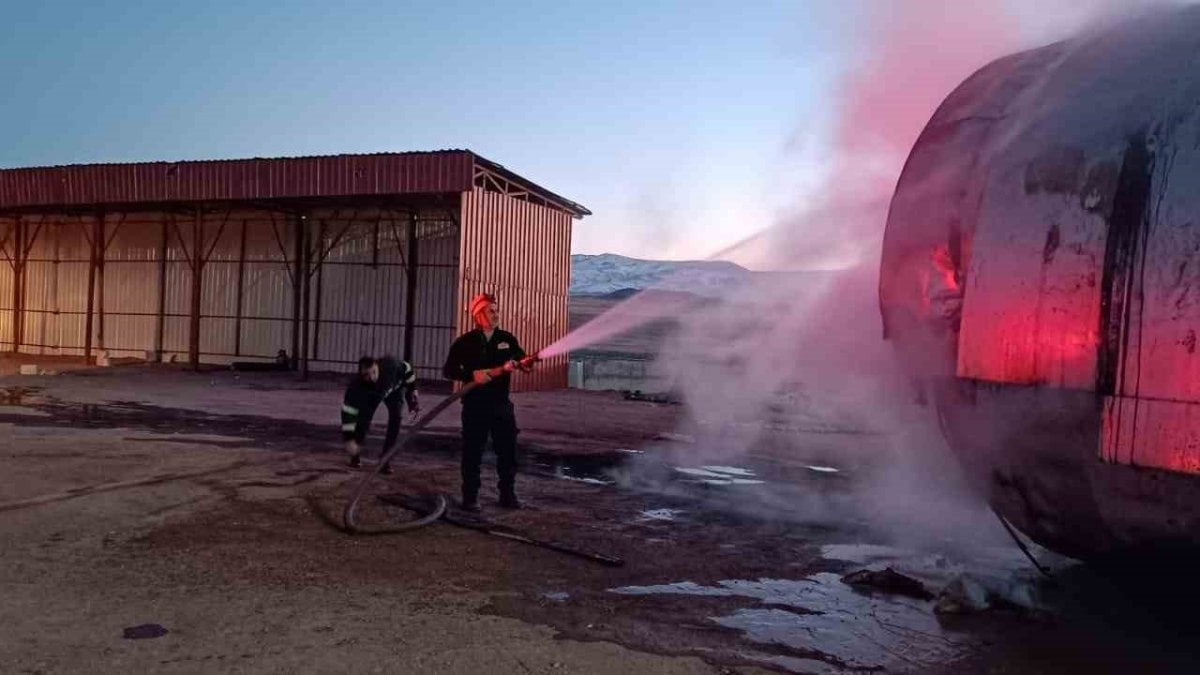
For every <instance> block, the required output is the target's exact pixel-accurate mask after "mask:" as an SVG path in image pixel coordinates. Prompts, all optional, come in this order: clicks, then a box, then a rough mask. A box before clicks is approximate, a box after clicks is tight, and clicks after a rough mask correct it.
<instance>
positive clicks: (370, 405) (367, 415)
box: [342, 356, 417, 444]
mask: <svg viewBox="0 0 1200 675" xmlns="http://www.w3.org/2000/svg"><path fill="white" fill-rule="evenodd" d="M401 395H403V396H404V398H405V401H406V402H407V403H408V408H409V410H416V408H417V372H416V369H414V368H413V367H412V366H411V365H410V364H409V363H408V362H407V361H400V360H397V359H395V358H392V357H390V356H385V357H383V358H382V359H380V360H379V381H378V382H371V381H369V380H367V379H364V378H363V377H362V375H355V376H354V378H353V379H352V380H350V384H349V385H348V386H347V387H346V394H345V396H344V397H343V398H342V436H343V437H344V438H346V439H350V438H353V439H354V440H356V441H358V442H359V443H360V444H361V443H363V442H364V441H365V440H366V437H367V431H368V429H369V428H370V426H371V418H372V417H373V416H374V414H375V409H376V408H377V407H379V404H380V403H381V402H388V403H389V405H391V400H392V399H393V398H395V399H396V404H397V405H398V404H399V397H400V396H401ZM390 410H391V408H389V411H390ZM389 414H390V413H389Z"/></svg>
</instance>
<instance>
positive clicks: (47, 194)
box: [0, 150, 475, 208]
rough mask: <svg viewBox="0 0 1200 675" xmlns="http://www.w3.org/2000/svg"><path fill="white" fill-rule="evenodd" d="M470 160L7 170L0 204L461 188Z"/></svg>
mask: <svg viewBox="0 0 1200 675" xmlns="http://www.w3.org/2000/svg"><path fill="white" fill-rule="evenodd" d="M474 167H475V156H474V155H473V154H471V153H470V152H467V151H464V150H448V151H443V152H410V153H393V154H376V155H334V156H329V157H298V158H283V159H239V160H218V161H204V162H178V163H171V162H153V163H146V164H93V165H80V166H60V167H46V168H30V169H7V170H0V208H16V207H23V206H66V205H83V204H120V203H136V202H166V201H214V200H217V201H220V200H237V199H278V198H288V197H334V196H350V195H385V194H386V195H395V194H426V193H446V192H450V193H458V192H463V191H465V190H469V189H471V183H472V180H473V174H474Z"/></svg>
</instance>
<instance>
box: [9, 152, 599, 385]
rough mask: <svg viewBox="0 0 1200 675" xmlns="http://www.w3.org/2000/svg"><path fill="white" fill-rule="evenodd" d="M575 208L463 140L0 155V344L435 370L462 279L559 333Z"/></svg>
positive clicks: (455, 329) (523, 318) (465, 322)
mask: <svg viewBox="0 0 1200 675" xmlns="http://www.w3.org/2000/svg"><path fill="white" fill-rule="evenodd" d="M585 215H590V212H589V211H588V210H587V209H585V208H584V207H582V206H580V205H579V204H576V203H574V202H572V201H570V200H568V199H565V198H563V197H560V196H559V195H556V194H554V193H553V192H550V191H549V190H546V189H544V188H542V187H539V186H537V185H535V184H533V183H532V182H530V181H528V180H525V179H523V178H521V177H520V176H517V175H516V174H514V173H512V172H511V171H508V170H507V169H505V168H504V167H502V166H501V165H499V164H496V163H494V162H491V161H488V160H486V159H484V158H482V157H480V156H478V155H476V154H474V153H472V152H469V151H465V150H447V151H438V152H407V153H388V154H371V155H337V156H328V157H301V158H281V159H245V160H222V161H200V162H177V163H167V162H153V163H143V164H105V165H76V166H63V167H48V168H23V169H7V170H0V243H2V244H3V246H2V247H0V254H2V255H3V259H4V263H5V264H0V349H5V350H7V351H12V352H20V353H29V354H46V355H65V356H81V357H84V358H85V359H88V360H94V359H95V358H96V356H97V355H98V354H100V353H104V354H106V355H108V356H112V357H122V356H126V357H128V356H134V357H139V358H148V359H151V360H159V361H162V360H173V359H177V358H180V357H186V359H187V360H188V361H189V362H190V363H191V364H192V365H194V366H198V365H199V364H200V363H207V364H228V363H230V362H233V361H247V360H249V361H253V360H256V359H266V360H270V359H274V358H275V357H276V355H277V354H278V353H279V351H280V350H284V351H286V352H287V353H288V355H289V357H290V358H291V359H292V360H293V362H294V363H295V364H296V366H297V367H298V368H299V369H300V371H301V372H302V373H305V374H306V373H307V372H308V371H309V370H310V369H313V370H333V371H348V370H352V369H353V365H354V363H355V362H356V361H357V359H358V357H359V356H360V355H362V354H374V355H381V354H384V353H391V354H396V355H403V356H404V358H405V359H407V360H409V361H410V362H412V363H413V365H414V366H415V367H416V369H417V372H418V374H419V375H420V376H422V377H425V378H436V377H440V370H441V364H442V360H443V358H444V357H445V354H446V351H447V349H448V348H449V345H450V343H451V341H452V340H453V339H454V337H455V335H457V334H458V333H460V332H463V331H465V330H467V329H469V328H470V325H471V320H470V318H469V317H468V316H467V315H466V310H465V309H464V305H465V300H466V299H467V298H469V297H470V296H471V295H473V294H475V293H479V292H490V293H494V294H496V296H497V297H498V299H499V302H500V304H501V308H502V313H503V318H502V321H503V323H504V325H505V326H506V327H507V328H509V329H511V330H512V331H513V332H514V333H516V334H517V335H518V336H519V337H521V339H522V341H523V342H524V343H525V344H526V346H527V348H529V349H530V350H533V349H537V348H539V347H541V346H544V345H547V344H550V343H551V342H553V341H554V340H556V339H558V338H559V337H561V336H562V335H564V334H565V333H566V331H567V289H568V284H569V277H570V250H571V225H572V220H573V219H575V218H581V217H583V216H585ZM545 365H546V367H543V368H539V369H538V370H537V371H536V372H535V373H533V374H531V375H529V376H527V377H524V378H520V379H519V380H518V382H516V383H514V384H515V385H517V386H519V387H522V388H525V389H546V388H553V387H562V386H566V383H567V367H566V357H565V356H559V357H556V358H554V359H551V360H549V361H548V362H547V363H546V364H545Z"/></svg>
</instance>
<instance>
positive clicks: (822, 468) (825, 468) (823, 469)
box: [804, 466, 841, 473]
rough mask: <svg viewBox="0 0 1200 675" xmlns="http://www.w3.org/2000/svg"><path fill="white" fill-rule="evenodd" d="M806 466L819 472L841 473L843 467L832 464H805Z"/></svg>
mask: <svg viewBox="0 0 1200 675" xmlns="http://www.w3.org/2000/svg"><path fill="white" fill-rule="evenodd" d="M804 468H806V469H808V470H809V471H816V472H817V473H841V469H835V468H833V467H832V466H805V467H804Z"/></svg>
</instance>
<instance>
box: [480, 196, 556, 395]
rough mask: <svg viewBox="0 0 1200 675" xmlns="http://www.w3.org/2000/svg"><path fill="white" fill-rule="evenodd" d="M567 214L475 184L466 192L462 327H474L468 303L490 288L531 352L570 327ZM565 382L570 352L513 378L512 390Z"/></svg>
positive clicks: (506, 319)
mask: <svg viewBox="0 0 1200 675" xmlns="http://www.w3.org/2000/svg"><path fill="white" fill-rule="evenodd" d="M571 222H572V219H571V215H570V214H568V213H564V212H562V211H558V210H556V209H551V208H546V207H544V206H538V205H536V204H531V203H528V202H524V201H520V200H517V199H512V198H510V197H506V196H504V195H502V194H499V193H496V192H487V191H484V190H483V189H481V188H475V189H474V190H472V191H471V192H467V193H465V194H464V195H463V205H462V239H461V244H460V245H461V247H462V249H461V254H460V256H459V259H460V263H459V265H460V266H459V274H460V280H459V309H458V326H459V332H460V333H462V332H465V331H466V330H469V329H470V328H471V327H472V321H471V317H469V316H468V315H467V310H466V303H467V301H468V300H469V299H470V298H471V296H473V295H474V294H476V293H484V292H486V293H494V294H495V295H496V296H497V299H498V301H499V304H500V312H501V317H500V321H501V325H503V326H504V327H505V328H506V330H509V331H511V332H512V333H513V334H514V335H516V336H517V338H518V339H519V340H520V341H521V344H522V346H524V347H525V349H526V351H528V352H530V353H532V352H534V351H536V350H538V349H541V348H542V347H545V346H547V345H549V344H551V343H552V342H554V341H555V340H557V339H559V338H560V337H562V336H563V335H565V334H566V332H567V292H568V287H569V284H570V265H571V256H570V250H571ZM566 386H567V355H565V354H564V355H560V356H557V357H555V358H553V359H549V360H548V361H546V362H545V363H543V364H541V365H540V366H539V367H538V368H537V370H535V371H534V372H533V373H531V374H528V375H518V376H517V377H516V379H515V380H514V381H513V389H514V390H515V391H533V390H544V389H556V388H563V387H566Z"/></svg>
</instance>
